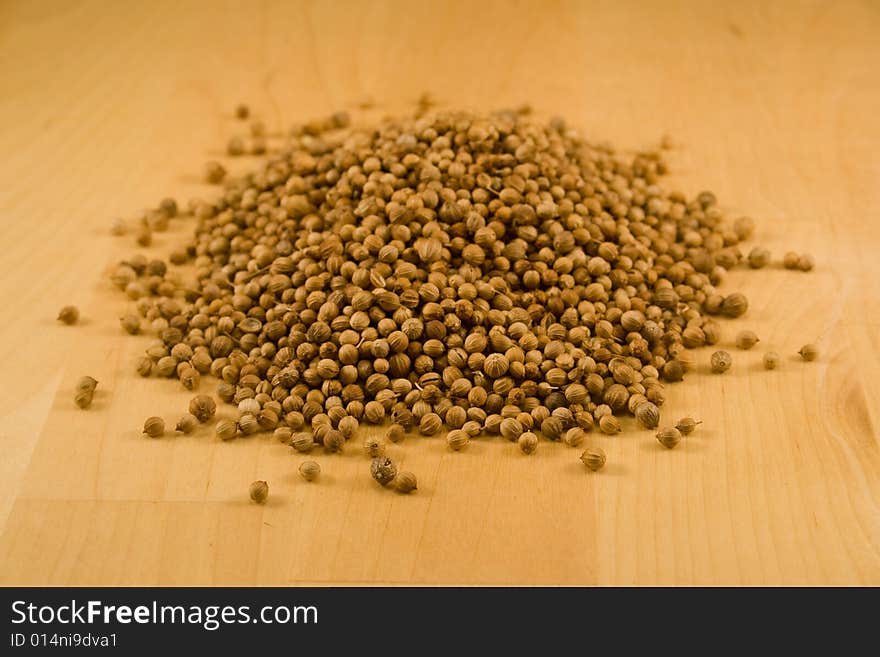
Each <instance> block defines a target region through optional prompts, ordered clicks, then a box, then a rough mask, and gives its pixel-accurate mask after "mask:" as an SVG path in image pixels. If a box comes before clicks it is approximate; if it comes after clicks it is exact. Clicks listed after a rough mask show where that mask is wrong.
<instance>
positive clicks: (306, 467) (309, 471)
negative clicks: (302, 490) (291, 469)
mask: <svg viewBox="0 0 880 657" xmlns="http://www.w3.org/2000/svg"><path fill="white" fill-rule="evenodd" d="M299 474H300V476H301V477H302V478H303V479H305V480H306V481H314V480H315V479H317V478H318V475H320V474H321V466H320V465H318V464H317V463H316V462H315V461H303V462H302V463H300V466H299Z"/></svg>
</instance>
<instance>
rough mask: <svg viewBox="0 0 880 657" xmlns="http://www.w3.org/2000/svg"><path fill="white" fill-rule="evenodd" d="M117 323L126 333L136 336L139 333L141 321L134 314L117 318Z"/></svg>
mask: <svg viewBox="0 0 880 657" xmlns="http://www.w3.org/2000/svg"><path fill="white" fill-rule="evenodd" d="M119 323H120V325H121V326H122V328H123V330H124V331H125V332H126V333H129V334H131V335H137V334H138V333H140V332H141V320H140V318H139V317H138V316H137V315H135V314H134V313H128V314H127V315H123V316H122V317H120V318H119Z"/></svg>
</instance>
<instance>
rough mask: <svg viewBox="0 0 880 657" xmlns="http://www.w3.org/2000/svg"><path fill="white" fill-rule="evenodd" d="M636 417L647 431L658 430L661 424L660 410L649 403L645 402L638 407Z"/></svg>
mask: <svg viewBox="0 0 880 657" xmlns="http://www.w3.org/2000/svg"><path fill="white" fill-rule="evenodd" d="M635 416H636V420H638V422H639V424H641V425H642V426H643V427H645V428H646V429H656V428H657V426H658V425H659V424H660V409H659V408H657V405H656V404H654V403H652V402H649V401H643V402H642V403H641V404H639V405H638V406H636V412H635Z"/></svg>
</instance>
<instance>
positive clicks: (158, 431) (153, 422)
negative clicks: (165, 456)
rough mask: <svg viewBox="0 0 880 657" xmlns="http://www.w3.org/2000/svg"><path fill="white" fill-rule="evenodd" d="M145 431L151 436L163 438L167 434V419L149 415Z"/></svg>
mask: <svg viewBox="0 0 880 657" xmlns="http://www.w3.org/2000/svg"><path fill="white" fill-rule="evenodd" d="M144 433H145V434H146V435H148V436H149V437H150V438H161V437H162V436H163V435H164V434H165V420H163V419H162V418H160V417H156V416H155V415H154V416H153V417H148V418H147V419H146V421H145V422H144Z"/></svg>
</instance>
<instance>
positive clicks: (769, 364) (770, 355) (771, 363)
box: [764, 351, 779, 370]
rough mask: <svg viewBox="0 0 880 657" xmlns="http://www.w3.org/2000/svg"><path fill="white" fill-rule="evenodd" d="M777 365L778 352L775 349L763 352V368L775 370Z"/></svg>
mask: <svg viewBox="0 0 880 657" xmlns="http://www.w3.org/2000/svg"><path fill="white" fill-rule="evenodd" d="M777 367H779V354H777V353H776V352H775V351H768V352H767V353H766V354H764V369H765V370H775V369H776V368H777Z"/></svg>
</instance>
